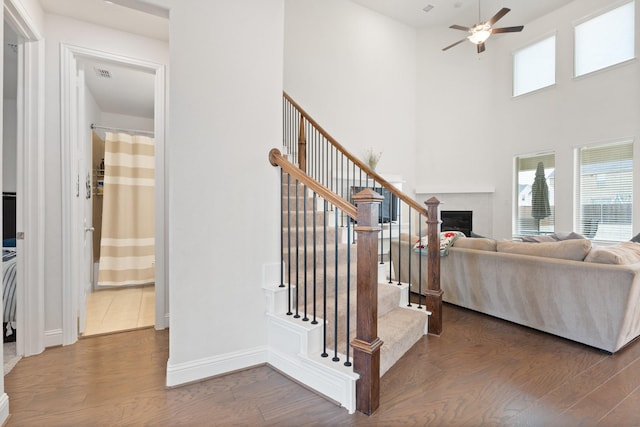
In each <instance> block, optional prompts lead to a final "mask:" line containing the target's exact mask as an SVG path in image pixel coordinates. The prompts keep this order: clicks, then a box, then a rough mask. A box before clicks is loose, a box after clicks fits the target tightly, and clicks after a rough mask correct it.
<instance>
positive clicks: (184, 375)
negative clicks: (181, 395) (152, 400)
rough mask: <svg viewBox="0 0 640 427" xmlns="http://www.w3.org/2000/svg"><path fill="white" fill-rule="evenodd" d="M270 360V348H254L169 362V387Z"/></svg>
mask: <svg viewBox="0 0 640 427" xmlns="http://www.w3.org/2000/svg"><path fill="white" fill-rule="evenodd" d="M267 361H268V348H267V347H266V346H260V347H256V348H253V349H248V350H243V351H239V352H234V353H228V354H223V355H220V356H215V357H207V358H204V359H199V360H194V361H190V362H186V363H178V364H173V363H171V359H169V362H168V363H167V387H175V386H178V385H182V384H188V383H191V382H194V381H202V380H204V379H207V378H211V377H215V376H218V375H222V374H228V373H230V372H234V371H239V370H242V369H247V368H250V367H252V366H256V365H263V364H265V363H267Z"/></svg>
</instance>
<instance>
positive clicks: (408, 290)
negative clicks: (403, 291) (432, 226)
mask: <svg viewBox="0 0 640 427" xmlns="http://www.w3.org/2000/svg"><path fill="white" fill-rule="evenodd" d="M408 216H409V236H411V206H409V214H408ZM389 227H391V223H389ZM399 237H400V234H399V229H398V238H399ZM420 256H421V255H420V254H418V259H420ZM408 261H409V286H408V287H407V297H408V302H407V307H411V256H409V260H408ZM418 264H420V262H418Z"/></svg>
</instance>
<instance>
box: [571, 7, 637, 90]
mask: <svg viewBox="0 0 640 427" xmlns="http://www.w3.org/2000/svg"><path fill="white" fill-rule="evenodd" d="M634 24H635V2H634V1H632V2H629V3H626V4H624V5H622V6H620V7H617V8H615V9H613V10H610V11H609V12H606V13H603V14H601V15H598V16H596V17H595V18H591V19H589V20H588V21H584V22H582V23H580V24H578V25H576V26H575V28H574V34H575V37H574V39H575V52H574V55H575V59H574V61H575V66H574V67H575V76H576V77H578V76H582V75H584V74H588V73H591V72H594V71H597V70H601V69H603V68H606V67H610V66H612V65H615V64H619V63H621V62H624V61H628V60H630V59H633V58H634V57H635V45H634V41H635V28H634V27H635V25H634Z"/></svg>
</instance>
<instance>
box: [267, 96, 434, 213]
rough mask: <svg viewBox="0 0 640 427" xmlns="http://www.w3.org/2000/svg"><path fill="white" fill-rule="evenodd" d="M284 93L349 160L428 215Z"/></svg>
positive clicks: (306, 118) (414, 207)
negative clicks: (348, 149)
mask: <svg viewBox="0 0 640 427" xmlns="http://www.w3.org/2000/svg"><path fill="white" fill-rule="evenodd" d="M283 95H284V97H285V99H286V100H287V101H289V102H290V103H291V105H293V106H294V107H295V108H296V109H297V110H298V111H299V112H300V115H301V116H302V117H303V118H304V120H306V121H307V122H308V123H310V124H311V125H313V127H314V128H316V129H317V130H318V131H319V132H320V134H321V135H322V136H324V137H325V138H326V139H327V141H329V143H330V144H331V145H333V146H334V147H336V149H338V150H339V151H340V152H341V153H342V154H344V155H345V156H346V157H347V158H348V159H349V160H351V161H352V162H353V163H355V164H356V165H358V167H359V168H360V169H363V170H364V171H365V172H366V173H367V174H368V175H370V176H372V177H373V178H375V180H376V181H377V182H379V183H380V184H382V186H383V187H385V188H386V189H387V190H389V192H391V193H393V195H394V196H396V197H397V198H399V199H400V200H402V201H403V202H405V203H406V204H408V205H409V206H411V207H412V208H413V209H415V210H416V211H418V213H420V214H422V215H424V216H426V217H428V212H427V209H426V208H425V207H424V206H420V204H419V203H418V202H416V201H415V200H413V199H412V198H410V197H408V196H407V195H406V194H405V193H403V192H402V191H400V190H398V189H397V188H396V187H395V186H394V185H393V184H391V183H389V181H387V180H386V179H384V178H383V177H382V176H380V175H378V173H377V172H376V171H374V170H373V169H371V168H370V167H369V165H367V164H366V163H364V162H363V161H362V160H360V159H358V158H357V157H355V156H354V155H352V154H351V153H350V152H349V151H347V150H346V149H345V148H344V147H343V146H342V145H341V144H340V143H339V142H338V141H336V140H335V138H333V137H332V136H331V135H329V133H328V132H327V131H325V130H324V129H323V128H322V126H320V125H319V124H318V122H316V121H315V120H314V119H313V118H312V117H311V116H310V115H309V114H308V113H307V112H306V111H305V110H303V109H302V107H300V105H298V103H297V102H295V101H294V100H293V99H292V98H291V97H290V96H289V95H288V94H287V93H286V92H283ZM302 127H303V126H300V129H302ZM301 132H302V131H301ZM274 166H275V165H274ZM301 168H302V167H301ZM303 170H304V169H303ZM305 172H306V170H305Z"/></svg>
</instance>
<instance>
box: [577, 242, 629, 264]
mask: <svg viewBox="0 0 640 427" xmlns="http://www.w3.org/2000/svg"><path fill="white" fill-rule="evenodd" d="M584 260H585V262H596V263H599V264H616V265H626V264H635V263H636V262H640V244H639V243H635V242H622V243H617V244H615V245H607V246H594V247H593V248H592V249H591V252H589V255H587V257H586V258H585V259H584Z"/></svg>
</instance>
